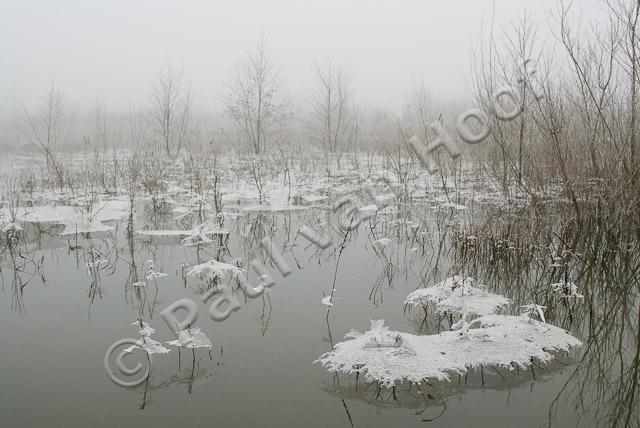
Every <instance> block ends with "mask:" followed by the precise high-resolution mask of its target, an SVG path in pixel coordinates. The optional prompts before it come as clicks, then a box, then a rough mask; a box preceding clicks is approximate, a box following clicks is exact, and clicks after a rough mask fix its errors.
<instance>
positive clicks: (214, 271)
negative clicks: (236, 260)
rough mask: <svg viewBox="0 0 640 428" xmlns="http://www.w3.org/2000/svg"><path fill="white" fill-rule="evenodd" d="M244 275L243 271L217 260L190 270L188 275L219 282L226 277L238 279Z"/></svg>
mask: <svg viewBox="0 0 640 428" xmlns="http://www.w3.org/2000/svg"><path fill="white" fill-rule="evenodd" d="M241 273H242V269H240V268H239V267H237V266H234V265H231V264H229V263H224V262H219V261H217V260H209V261H208V262H204V263H201V264H199V265H195V266H192V267H190V268H189V270H188V271H187V275H189V276H198V277H201V278H206V279H209V280H219V279H222V278H223V277H225V276H226V275H231V277H232V278H236V277H237V276H238V275H240V274H241Z"/></svg>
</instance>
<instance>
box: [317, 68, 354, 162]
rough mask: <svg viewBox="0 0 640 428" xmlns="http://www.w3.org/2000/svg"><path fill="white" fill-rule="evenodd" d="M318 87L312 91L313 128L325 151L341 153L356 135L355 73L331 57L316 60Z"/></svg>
mask: <svg viewBox="0 0 640 428" xmlns="http://www.w3.org/2000/svg"><path fill="white" fill-rule="evenodd" d="M315 81H316V89H315V91H314V92H313V94H312V95H311V114H312V118H311V119H312V120H311V126H310V128H311V132H312V133H313V136H314V138H315V140H316V141H318V142H319V143H320V145H321V146H322V147H323V148H324V150H325V153H327V155H329V154H337V153H339V151H341V150H343V149H344V148H345V146H347V144H349V143H350V142H351V141H353V139H354V138H355V131H356V128H355V124H356V121H355V109H354V107H353V105H352V104H353V103H352V96H353V89H352V84H351V76H350V75H349V73H348V72H347V71H346V70H345V69H344V68H343V67H340V66H335V65H334V64H333V62H332V61H331V58H329V59H328V60H327V62H326V63H325V64H323V65H319V64H317V63H316V67H315Z"/></svg>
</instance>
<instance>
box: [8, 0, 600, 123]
mask: <svg viewBox="0 0 640 428" xmlns="http://www.w3.org/2000/svg"><path fill="white" fill-rule="evenodd" d="M492 3H493V2H492V1H491V0H446V1H445V0H438V1H436V0H410V1H408V0H396V1H391V0H385V1H371V0H369V1H365V0H358V1H350V0H342V1H339V0H322V1H321V0H300V1H297V0H277V1H267V0H263V1H248V0H235V1H196V0H191V1H157V0H144V1H137V0H117V1H99V0H83V1H79V0H76V1H70V0H66V1H57V0H13V1H8V0H0V112H9V111H15V110H19V109H21V103H22V102H24V103H25V104H27V105H29V104H32V103H34V102H36V101H37V100H38V99H39V97H40V96H41V94H42V93H43V92H44V91H46V90H47V88H48V87H49V86H50V85H51V81H52V80H53V81H54V82H55V86H56V87H58V88H59V89H60V90H61V92H62V93H63V94H64V96H65V100H66V102H67V103H68V104H72V105H74V107H75V108H79V109H82V108H89V106H90V105H91V104H92V103H93V102H94V101H95V100H96V98H97V97H100V98H101V99H103V100H104V101H105V103H106V105H107V106H108V107H109V108H110V109H128V108H129V107H134V108H135V107H136V106H139V105H141V103H142V102H143V100H144V99H145V97H147V96H148V94H149V92H150V87H151V85H152V82H153V79H154V78H155V76H156V74H157V72H158V70H159V69H160V68H161V67H162V66H163V65H164V64H166V62H167V61H171V63H172V64H174V65H176V66H178V67H182V68H183V71H184V75H185V77H187V78H188V79H189V80H190V81H191V84H192V92H193V96H194V103H195V106H196V107H197V108H201V109H206V110H214V111H215V110H220V109H222V103H223V99H224V96H225V95H226V93H227V85H228V83H229V81H230V79H231V77H232V75H233V70H234V64H235V62H236V61H237V59H238V58H239V57H240V56H241V55H242V54H243V53H244V52H246V51H247V50H248V49H251V48H252V47H253V46H254V44H255V42H256V39H257V38H258V37H259V35H260V33H261V32H262V33H264V35H265V37H266V39H267V41H268V45H269V47H270V49H271V51H272V52H273V53H275V54H276V55H277V57H278V59H279V61H280V63H281V76H282V80H283V82H284V86H283V93H284V94H286V95H288V96H289V97H291V98H292V99H294V101H295V100H298V101H301V100H300V96H301V94H304V93H305V91H308V88H309V86H310V84H311V82H312V73H313V66H314V61H315V60H322V59H323V58H325V57H327V56H328V55H329V54H331V55H332V56H333V58H334V61H335V62H339V63H344V64H346V65H347V67H348V68H349V69H350V70H351V73H352V75H353V81H354V85H355V89H356V94H357V98H358V99H359V100H360V101H361V102H362V103H363V104H365V105H366V106H368V107H375V106H380V107H391V108H396V107H398V105H399V104H400V101H401V98H402V97H403V95H404V94H405V93H406V91H407V90H408V89H410V88H411V87H412V85H414V84H416V83H420V82H422V81H424V83H425V85H426V86H427V87H428V88H430V89H431V90H432V92H433V93H434V94H435V95H436V96H438V97H462V96H463V95H464V94H465V93H466V92H467V91H466V88H465V79H467V78H468V75H469V55H470V48H471V46H472V43H474V42H477V41H478V38H479V36H480V31H481V26H482V24H483V23H484V25H485V26H487V25H488V24H489V20H490V15H491V5H492ZM576 3H579V4H577V5H576V6H575V9H576V11H577V12H579V11H582V14H583V18H584V19H593V18H594V17H597V16H598V15H599V14H601V10H602V9H603V7H602V6H601V5H600V2H599V1H598V0H582V1H580V2H576ZM554 5H555V1H553V0H541V1H526V0H496V1H495V10H496V15H495V25H496V27H497V28H500V27H505V28H508V27H509V26H510V25H511V24H512V23H513V22H514V21H515V20H517V19H518V17H519V16H520V15H521V14H522V13H523V12H524V10H525V6H526V10H527V12H528V13H529V14H530V15H531V17H532V18H533V19H534V20H535V21H536V22H538V24H539V25H540V29H541V31H540V34H541V37H549V36H548V29H549V27H550V26H551V22H550V20H551V18H550V15H549V13H550V11H551V10H553V9H554V8H555V6H554Z"/></svg>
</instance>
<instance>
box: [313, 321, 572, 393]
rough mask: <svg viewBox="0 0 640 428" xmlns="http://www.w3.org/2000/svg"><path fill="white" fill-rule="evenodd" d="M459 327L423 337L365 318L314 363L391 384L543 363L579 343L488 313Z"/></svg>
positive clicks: (538, 325)
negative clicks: (362, 327)
mask: <svg viewBox="0 0 640 428" xmlns="http://www.w3.org/2000/svg"><path fill="white" fill-rule="evenodd" d="M470 327H472V328H469V329H468V330H465V331H445V332H442V333H440V334H434V335H429V336H416V335H413V334H409V333H400V332H397V331H390V330H389V329H388V328H387V327H385V326H384V321H383V320H379V321H373V320H372V321H371V329H370V330H369V331H367V332H364V333H359V332H357V331H351V332H350V333H348V334H347V335H346V337H348V338H351V340H348V341H345V342H341V343H338V344H337V345H336V346H335V348H334V349H333V351H330V352H328V353H326V354H324V355H322V356H321V357H320V358H319V359H318V360H317V361H316V362H319V363H320V364H321V365H322V366H324V367H325V368H326V369H327V370H329V371H330V372H342V373H346V374H357V373H359V374H363V375H364V376H365V379H366V380H367V381H377V382H380V384H381V385H383V386H386V387H392V386H394V385H395V383H396V382H403V381H409V382H415V383H417V382H422V381H425V380H428V379H437V380H450V375H451V374H464V373H466V372H467V371H468V370H469V369H474V368H478V367H481V366H500V367H505V368H508V369H509V370H513V369H515V368H516V367H521V368H527V367H529V366H530V365H531V364H532V362H533V361H534V360H537V361H538V362H541V363H547V362H549V361H551V360H552V359H553V355H552V352H554V351H569V350H570V349H572V348H577V347H579V346H581V345H582V342H580V340H578V339H576V338H575V337H573V336H572V335H570V334H569V333H567V332H566V331H565V330H563V329H561V328H559V327H556V326H553V325H549V324H546V323H543V322H539V321H535V320H533V319H530V318H529V317H523V316H509V315H488V316H484V317H481V318H477V319H476V320H474V321H472V322H471V323H470Z"/></svg>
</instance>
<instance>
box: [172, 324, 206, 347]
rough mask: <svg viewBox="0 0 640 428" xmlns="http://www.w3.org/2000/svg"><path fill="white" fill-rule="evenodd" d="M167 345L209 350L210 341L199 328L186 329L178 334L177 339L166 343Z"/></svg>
mask: <svg viewBox="0 0 640 428" xmlns="http://www.w3.org/2000/svg"><path fill="white" fill-rule="evenodd" d="M167 345H171V346H177V347H179V348H183V347H184V348H189V349H197V348H209V349H211V347H212V344H211V340H209V338H208V337H207V335H206V334H204V333H203V332H202V330H200V327H193V328H188V329H187V330H182V331H179V332H178V339H176V340H171V341H169V342H167Z"/></svg>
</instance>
